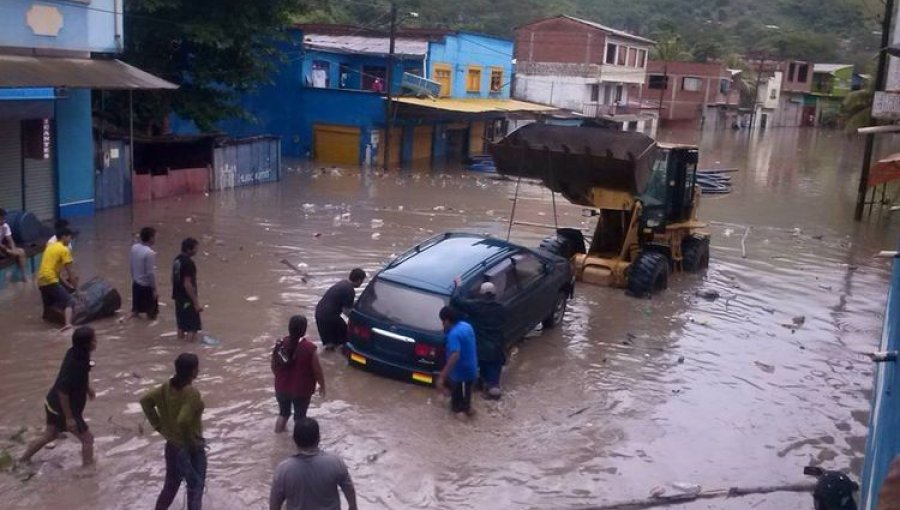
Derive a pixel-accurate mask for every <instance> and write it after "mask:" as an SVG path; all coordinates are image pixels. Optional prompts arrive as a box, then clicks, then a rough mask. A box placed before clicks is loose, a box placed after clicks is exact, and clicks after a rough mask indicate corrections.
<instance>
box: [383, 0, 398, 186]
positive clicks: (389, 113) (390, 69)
mask: <svg viewBox="0 0 900 510" xmlns="http://www.w3.org/2000/svg"><path fill="white" fill-rule="evenodd" d="M396 42H397V3H396V2H391V34H390V42H389V48H388V64H387V72H386V73H385V82H386V83H385V84H384V85H385V86H384V90H385V105H384V142H383V143H384V171H385V172H387V171H388V170H389V169H390V168H389V164H390V161H391V123H392V122H393V121H394V116H393V111H394V101H393V97H392V96H391V86H392V85H393V81H394V47H395V45H396Z"/></svg>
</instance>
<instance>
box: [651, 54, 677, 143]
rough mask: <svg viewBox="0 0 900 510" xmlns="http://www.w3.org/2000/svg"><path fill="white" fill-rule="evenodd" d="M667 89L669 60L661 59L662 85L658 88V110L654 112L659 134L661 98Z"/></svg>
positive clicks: (661, 111) (661, 110)
mask: <svg viewBox="0 0 900 510" xmlns="http://www.w3.org/2000/svg"><path fill="white" fill-rule="evenodd" d="M668 90H669V61H668V60H664V61H663V86H662V88H661V89H659V110H658V111H657V113H656V117H657V120H656V133H657V136H659V131H660V128H662V114H663V98H664V97H665V94H666V92H667V91H668ZM672 107H673V108H674V107H675V104H674V103H672Z"/></svg>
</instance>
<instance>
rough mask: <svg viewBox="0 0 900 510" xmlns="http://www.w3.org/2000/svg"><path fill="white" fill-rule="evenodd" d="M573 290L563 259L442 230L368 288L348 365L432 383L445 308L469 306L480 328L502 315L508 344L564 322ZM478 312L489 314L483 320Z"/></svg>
mask: <svg viewBox="0 0 900 510" xmlns="http://www.w3.org/2000/svg"><path fill="white" fill-rule="evenodd" d="M485 282H490V283H491V284H493V288H494V291H495V295H494V299H493V303H494V304H493V305H492V306H493V308H485V307H479V306H477V302H478V300H479V299H481V296H479V291H480V289H481V286H482V284H483V283H485ZM573 290H574V278H573V275H572V270H571V267H570V265H569V261H568V260H566V259H564V258H562V257H559V256H557V255H554V254H552V253H550V252H547V251H544V250H538V251H535V250H530V249H528V248H524V247H522V246H518V245H515V244H512V243H509V242H506V241H502V240H500V239H495V238H491V237H485V236H480V235H474V234H455V233H446V234H442V235H439V236H436V237H433V238H431V239H429V240H427V241H425V242H423V243H421V244H418V245H416V246H415V247H413V248H412V249H410V250H409V251H407V252H406V253H403V254H402V255H400V256H399V257H397V258H396V259H394V260H393V261H391V262H390V263H389V264H388V265H387V266H385V268H384V269H382V270H381V271H380V272H379V273H378V274H377V275H375V277H374V278H373V279H372V281H371V282H370V283H369V285H368V286H367V287H366V289H365V290H364V291H363V293H362V295H361V296H360V298H359V300H358V301H357V303H356V306H354V308H353V311H352V312H351V314H350V328H349V330H350V343H349V344H348V347H349V354H348V355H349V360H350V364H352V365H356V366H360V367H364V368H366V369H368V370H371V371H374V372H378V373H381V374H384V375H389V376H393V377H399V378H402V379H405V380H412V381H415V382H418V383H422V384H432V382H433V381H434V378H435V377H436V375H437V374H438V372H440V370H441V368H442V367H443V365H444V332H443V330H442V327H441V321H440V319H439V318H438V312H439V311H440V309H441V308H442V307H444V306H446V305H450V304H452V305H459V307H460V308H462V309H463V310H465V311H468V315H469V316H468V317H467V320H469V322H471V323H472V325H473V326H475V329H476V331H478V330H479V327H478V325H479V323H481V322H482V321H493V323H494V324H496V323H497V320H498V318H497V317H496V316H497V315H501V316H502V317H501V318H500V319H499V320H500V321H501V325H502V337H503V339H504V340H503V342H504V344H505V345H504V347H505V348H509V347H510V346H511V345H512V344H514V343H516V342H518V341H519V340H521V339H522V338H523V337H524V336H525V335H526V334H527V333H528V332H529V331H531V330H532V329H534V328H535V327H536V326H537V325H538V324H543V326H544V327H545V328H550V327H553V326H556V325H557V324H559V323H560V322H561V321H562V318H563V315H564V314H565V311H566V304H567V303H568V300H569V298H570V297H571V296H572V292H573ZM473 303H474V304H475V306H471V305H472V304H473ZM466 304H468V305H470V306H464V305H466ZM479 310H492V312H491V314H492V316H491V317H490V318H488V317H479V315H480V314H481V312H479Z"/></svg>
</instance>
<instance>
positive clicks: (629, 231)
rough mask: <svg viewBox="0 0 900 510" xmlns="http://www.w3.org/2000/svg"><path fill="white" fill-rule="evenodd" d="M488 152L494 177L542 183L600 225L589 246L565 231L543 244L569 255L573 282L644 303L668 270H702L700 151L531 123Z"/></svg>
mask: <svg viewBox="0 0 900 510" xmlns="http://www.w3.org/2000/svg"><path fill="white" fill-rule="evenodd" d="M490 151H491V154H492V155H493V158H494V163H495V165H496V167H497V171H498V172H499V173H500V174H503V175H507V176H513V177H521V178H528V179H536V180H540V181H542V182H543V184H544V185H545V186H547V187H548V188H550V190H552V191H553V192H555V193H560V194H561V195H563V196H564V197H565V198H566V199H568V200H569V201H570V202H572V203H573V204H577V205H581V206H585V207H588V208H590V209H586V211H585V213H586V215H589V216H592V217H596V218H597V227H596V229H595V231H594V235H593V237H592V238H591V239H590V243H589V244H586V242H585V238H584V235H583V234H582V232H581V231H580V230H578V229H572V228H561V229H558V230H557V235H556V236H555V237H552V238H548V239H545V240H544V242H543V243H542V244H541V247H542V248H543V249H545V250H549V251H552V252H555V253H557V254H559V255H562V256H564V257H567V258H570V259H571V261H572V266H573V269H574V273H575V275H576V278H577V279H578V281H582V282H586V283H592V284H597V285H608V286H612V287H619V288H624V289H627V291H628V293H629V294H631V295H634V296H638V297H647V296H650V295H652V294H654V293H656V292H658V291H661V290H664V289H666V288H667V287H668V278H669V273H670V272H672V271H676V272H677V271H689V272H696V271H702V270H704V269H706V267H707V265H708V264H709V235H708V234H707V233H706V232H704V230H703V229H704V228H705V227H706V224H705V223H701V222H700V221H698V220H697V208H698V206H699V203H700V188H699V187H698V186H697V185H696V182H697V160H698V150H697V147H695V146H687V145H667V144H661V143H657V142H656V141H654V140H653V139H652V138H649V137H647V136H645V135H643V134H641V133H635V132H625V131H618V130H615V129H610V128H608V127H602V126H558V125H549V124H530V125H527V126H525V127H523V128H521V129H519V130H517V131H514V132H513V133H511V134H510V135H508V136H507V137H506V138H504V139H503V140H501V141H500V142H498V143H496V144H494V145H492V146H491V147H490Z"/></svg>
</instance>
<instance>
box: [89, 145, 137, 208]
mask: <svg viewBox="0 0 900 510" xmlns="http://www.w3.org/2000/svg"><path fill="white" fill-rule="evenodd" d="M100 144H101V158H100V161H99V162H98V163H97V164H98V165H99V166H100V168H99V169H98V170H97V171H96V172H95V174H94V204H95V207H96V208H97V209H107V208H109V207H118V206H120V205H126V204H130V203H131V197H132V191H131V153H130V149H129V147H128V142H127V141H123V140H101V141H100Z"/></svg>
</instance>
